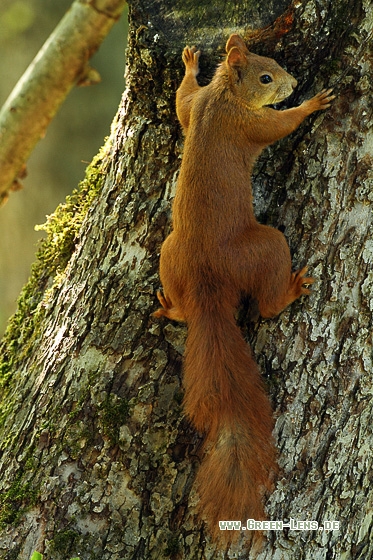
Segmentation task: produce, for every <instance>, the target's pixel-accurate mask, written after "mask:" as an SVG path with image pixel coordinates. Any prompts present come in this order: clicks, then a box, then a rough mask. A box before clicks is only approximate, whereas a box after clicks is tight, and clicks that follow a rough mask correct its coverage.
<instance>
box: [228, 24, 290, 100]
mask: <svg viewBox="0 0 373 560" xmlns="http://www.w3.org/2000/svg"><path fill="white" fill-rule="evenodd" d="M226 52H227V58H226V61H225V65H226V67H227V71H228V75H229V81H230V85H231V89H232V91H233V93H234V94H235V95H238V96H239V97H242V98H243V99H244V100H245V101H246V103H248V104H249V106H250V108H252V109H259V108H260V107H264V106H265V105H273V104H274V103H279V102H280V101H283V100H284V99H286V98H287V97H289V95H290V94H291V93H292V92H293V90H294V88H295V87H296V85H297V80H296V79H295V78H293V77H292V76H290V74H288V73H287V72H285V70H284V69H283V68H281V66H279V65H278V64H277V62H275V61H274V60H272V58H266V57H264V56H258V55H256V54H253V53H251V52H249V50H248V48H247V47H246V44H245V42H244V41H243V39H242V38H241V37H240V36H239V35H236V34H233V35H231V36H230V37H229V39H228V42H227V44H226Z"/></svg>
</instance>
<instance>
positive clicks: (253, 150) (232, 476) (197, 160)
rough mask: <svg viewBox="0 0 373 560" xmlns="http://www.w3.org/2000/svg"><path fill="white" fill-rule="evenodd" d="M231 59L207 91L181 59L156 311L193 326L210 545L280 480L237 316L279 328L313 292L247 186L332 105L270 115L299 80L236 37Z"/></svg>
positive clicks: (196, 420)
mask: <svg viewBox="0 0 373 560" xmlns="http://www.w3.org/2000/svg"><path fill="white" fill-rule="evenodd" d="M226 52H227V56H226V59H225V61H224V62H223V63H222V64H221V65H220V66H219V67H218V69H217V71H216V73H215V75H214V77H213V79H212V81H211V83H210V84H209V85H207V86H204V87H200V86H199V85H198V83H197V80H196V76H197V74H198V70H199V66H198V60H199V55H200V51H197V50H196V48H195V47H192V48H189V47H186V48H185V49H184V52H183V57H182V58H183V61H184V64H185V76H184V79H183V81H182V83H181V85H180V87H179V89H178V90H177V94H176V110H177V116H178V118H179V121H180V123H181V125H182V127H183V129H184V132H185V135H186V137H185V146H184V153H183V159H182V164H181V169H180V175H179V178H178V182H177V188H176V196H175V200H174V204H173V231H172V233H171V234H170V235H169V236H168V237H167V239H166V240H165V242H164V243H163V245H162V249H161V257H160V278H161V283H162V286H163V293H161V292H158V294H157V295H158V299H159V301H160V303H161V305H162V307H161V308H160V309H159V310H158V311H156V312H155V315H156V316H157V317H160V316H162V315H164V316H165V317H168V318H169V319H173V320H176V321H183V322H186V323H187V326H188V336H187V342H186V350H185V356H184V377H183V383H184V388H185V397H184V409H185V413H186V414H187V416H188V417H189V419H190V420H191V422H192V423H193V425H194V426H195V428H196V429H197V430H198V431H200V432H203V433H204V434H205V456H204V458H203V460H202V464H201V466H200V468H199V471H198V473H197V485H198V486H197V487H198V492H199V496H200V503H199V510H200V513H201V515H202V517H203V518H205V520H206V521H207V523H208V526H209V528H210V531H211V533H212V535H213V536H214V537H218V536H219V533H220V532H219V523H218V522H219V521H223V520H237V521H246V519H248V518H251V519H256V520H261V519H265V514H264V507H263V503H262V496H263V492H264V491H265V490H270V489H271V487H272V484H273V483H272V480H273V474H274V472H276V451H275V446H274V443H273V439H272V429H273V419H272V411H271V406H270V403H269V401H268V398H267V396H266V393H265V390H264V388H263V383H262V380H261V376H260V373H259V370H258V367H257V365H256V363H255V361H254V359H253V357H252V354H251V351H250V348H249V346H248V345H247V343H246V342H245V340H244V338H243V336H242V334H241V331H240V329H239V328H238V326H237V324H236V321H235V311H236V308H237V307H238V306H239V303H240V300H241V298H242V296H243V295H244V294H246V295H248V296H250V297H251V298H253V299H254V300H256V301H257V304H258V308H259V312H260V314H261V316H262V317H274V316H275V315H277V314H278V313H280V312H281V311H282V310H283V309H284V308H285V307H286V306H287V305H289V304H290V303H291V302H293V301H294V300H296V299H297V298H299V296H301V295H302V294H309V293H310V290H309V288H308V287H307V285H309V284H311V283H312V282H313V279H312V278H309V277H306V276H305V274H306V271H307V268H306V267H305V268H302V270H299V271H298V272H292V271H291V257H290V250H289V247H288V244H287V242H286V240H285V237H284V236H283V234H282V233H281V232H280V231H278V230H277V229H274V228H272V227H269V226H265V225H261V224H259V223H258V222H257V221H256V219H255V216H254V211H253V203H252V192H251V182H250V175H251V172H252V168H253V165H254V162H255V160H256V158H257V157H258V156H259V154H260V153H261V151H262V150H263V148H265V147H266V146H268V145H269V144H272V143H273V142H275V141H276V140H279V139H280V138H283V137H285V136H287V135H288V134H290V133H291V132H292V131H294V130H295V129H296V128H297V127H298V126H299V125H300V123H301V122H302V121H303V120H304V119H305V118H306V117H307V116H308V115H310V114H311V113H313V112H314V111H318V110H320V109H326V108H328V107H329V106H330V102H331V101H332V100H333V99H334V98H335V96H334V95H331V92H332V90H331V89H329V90H323V91H321V93H319V94H317V95H315V96H314V97H313V98H312V99H309V100H308V101H304V102H303V103H302V104H301V105H300V106H299V107H295V108H292V109H287V110H283V111H277V110H275V109H273V108H271V107H269V106H268V105H272V104H274V103H278V102H280V101H282V100H283V99H285V98H287V97H288V96H289V95H290V94H291V93H292V92H293V89H294V88H295V87H296V85H297V81H296V80H295V79H294V78H293V77H292V76H290V75H289V74H288V73H287V72H285V70H283V69H282V68H281V67H280V66H279V65H278V64H277V63H276V62H275V61H274V60H272V59H270V58H265V57H262V56H258V55H255V54H253V53H251V52H249V50H248V49H247V47H246V44H245V42H244V41H243V39H242V38H241V37H240V36H238V35H236V34H234V35H231V36H230V38H229V40H228V42H227V44H226ZM222 533H226V531H224V532H222ZM228 533H229V536H231V534H232V531H228ZM220 536H222V537H224V536H225V535H224V534H221V535H220Z"/></svg>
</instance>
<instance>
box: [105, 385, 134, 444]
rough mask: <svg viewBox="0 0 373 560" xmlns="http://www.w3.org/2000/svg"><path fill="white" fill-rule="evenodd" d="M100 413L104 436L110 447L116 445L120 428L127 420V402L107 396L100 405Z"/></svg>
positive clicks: (114, 396)
mask: <svg viewBox="0 0 373 560" xmlns="http://www.w3.org/2000/svg"><path fill="white" fill-rule="evenodd" d="M100 413H101V414H100V420H101V424H102V427H103V431H104V434H105V435H106V436H107V437H108V438H109V440H110V442H111V444H112V445H117V444H118V442H119V430H120V427H121V426H122V425H123V424H124V423H125V421H126V420H127V418H128V414H129V403H128V401H127V400H125V399H120V398H119V397H117V396H116V395H110V394H108V396H107V398H106V400H105V402H104V403H103V404H102V405H101V409H100Z"/></svg>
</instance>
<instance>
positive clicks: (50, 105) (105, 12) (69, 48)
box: [0, 0, 125, 199]
mask: <svg viewBox="0 0 373 560" xmlns="http://www.w3.org/2000/svg"><path fill="white" fill-rule="evenodd" d="M124 5H125V0H75V2H73V4H72V6H71V8H70V9H69V11H68V12H67V13H66V14H65V16H64V17H63V18H62V20H61V21H60V23H59V24H58V26H57V27H56V29H55V30H54V32H53V33H52V34H51V36H50V37H49V39H48V40H47V41H46V43H45V44H44V45H43V47H42V48H41V50H40V51H39V53H38V54H37V55H36V57H35V58H34V60H33V61H32V63H31V64H30V66H29V67H28V69H27V70H26V72H25V73H24V74H23V76H22V77H21V79H20V80H19V82H18V83H17V85H16V86H15V88H14V90H13V91H12V93H11V94H10V96H9V98H8V99H7V101H6V102H5V104H4V106H3V108H2V109H1V111H0V198H1V199H4V198H6V197H7V193H8V191H9V190H17V188H18V185H19V182H18V177H20V176H21V174H22V172H23V171H22V170H23V168H24V165H25V162H26V160H27V159H28V157H29V155H30V154H31V152H32V150H33V148H34V146H35V145H36V143H37V142H38V141H39V140H40V138H43V136H44V135H45V132H46V129H47V126H48V125H49V123H50V121H51V120H52V119H53V117H54V115H55V114H56V113H57V110H58V109H59V107H60V105H61V104H62V102H63V101H64V99H65V97H66V96H67V94H68V93H69V92H70V90H71V89H72V88H73V86H74V85H75V84H76V83H78V84H79V83H80V84H82V85H87V84H89V83H94V82H96V81H97V73H96V74H95V73H94V72H93V73H92V69H90V68H89V66H88V60H89V59H90V57H91V56H92V55H93V54H94V53H95V51H96V50H97V49H98V47H99V46H100V44H101V42H102V41H103V39H104V38H105V36H106V35H107V34H108V32H109V31H110V29H111V27H112V26H113V24H114V23H115V22H116V21H117V20H118V19H119V17H120V15H121V13H122V11H123V8H124Z"/></svg>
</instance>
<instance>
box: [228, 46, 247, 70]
mask: <svg viewBox="0 0 373 560" xmlns="http://www.w3.org/2000/svg"><path fill="white" fill-rule="evenodd" d="M227 62H228V64H229V66H231V67H235V68H237V67H238V66H242V65H243V64H244V63H245V55H244V54H243V53H242V51H240V49H238V48H237V47H232V48H231V49H230V51H229V53H228V55H227Z"/></svg>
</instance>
